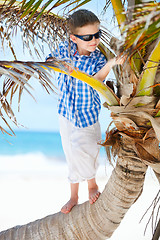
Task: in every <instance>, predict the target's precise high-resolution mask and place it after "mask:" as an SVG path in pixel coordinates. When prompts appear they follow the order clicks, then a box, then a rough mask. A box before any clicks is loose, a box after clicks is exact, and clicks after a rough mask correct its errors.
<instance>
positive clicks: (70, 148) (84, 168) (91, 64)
mask: <svg viewBox="0 0 160 240" xmlns="http://www.w3.org/2000/svg"><path fill="white" fill-rule="evenodd" d="M68 23H69V29H70V40H71V42H70V44H69V43H68V42H64V43H61V44H60V45H59V50H57V51H56V52H55V53H52V54H50V55H49V58H47V61H51V60H52V59H53V58H52V56H53V55H54V56H55V57H58V58H59V59H62V60H63V59H65V60H66V59H68V60H72V63H73V65H74V67H75V68H78V69H79V70H81V71H84V72H86V73H88V74H90V75H94V77H95V78H96V79H99V80H101V81H104V80H105V78H106V76H107V75H108V73H109V71H110V70H111V68H112V67H113V66H114V65H115V64H121V63H122V62H121V60H116V59H112V60H110V61H109V62H108V63H106V59H105V57H104V55H103V54H102V53H101V52H100V51H99V50H97V49H96V48H97V46H98V44H99V42H100V37H101V30H100V29H99V27H100V21H99V19H98V18H97V16H96V15H95V14H93V13H92V12H90V11H88V10H78V11H76V12H74V13H73V14H72V15H71V16H70V17H69V19H68ZM69 70H70V69H69ZM58 87H59V103H58V113H59V121H60V134H61V140H62V145H63V150H64V153H65V156H66V160H67V162H68V166H69V177H68V179H69V181H70V188H71V197H70V200H69V201H68V202H67V203H66V204H65V205H64V206H63V207H62V209H61V212H62V213H69V212H70V211H71V209H72V208H73V207H74V206H75V205H76V204H77V203H78V188H79V182H81V181H84V180H87V182H88V192H89V202H90V204H93V203H94V202H95V201H96V200H97V199H98V197H99V195H100V192H99V190H98V186H97V184H96V180H95V175H96V171H97V167H98V162H97V156H98V153H99V148H100V147H99V145H98V144H97V142H98V141H99V140H101V131H100V125H99V122H98V117H99V112H100V108H101V103H100V98H99V95H98V93H97V92H96V91H95V90H94V89H93V88H92V87H90V86H88V85H87V84H86V83H84V82H82V81H80V80H78V79H75V78H73V77H70V76H68V75H66V74H62V73H60V74H59V77H58Z"/></svg>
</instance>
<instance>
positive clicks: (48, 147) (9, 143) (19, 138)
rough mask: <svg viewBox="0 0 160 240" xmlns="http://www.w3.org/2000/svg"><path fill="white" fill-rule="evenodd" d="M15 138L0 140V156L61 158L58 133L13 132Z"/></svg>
mask: <svg viewBox="0 0 160 240" xmlns="http://www.w3.org/2000/svg"><path fill="white" fill-rule="evenodd" d="M15 134H16V136H13V137H10V136H7V135H5V136H3V138H0V155H18V154H27V153H43V154H44V155H46V156H55V157H58V158H61V157H63V156H64V155H63V149H62V144H61V138H60V134H59V133H58V132H30V131H25V132H21V131H19V132H15ZM1 137H2V135H1Z"/></svg>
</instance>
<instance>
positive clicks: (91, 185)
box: [87, 178, 100, 204]
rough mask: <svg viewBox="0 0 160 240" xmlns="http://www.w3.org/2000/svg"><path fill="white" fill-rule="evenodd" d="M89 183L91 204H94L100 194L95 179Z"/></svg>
mask: <svg viewBox="0 0 160 240" xmlns="http://www.w3.org/2000/svg"><path fill="white" fill-rule="evenodd" d="M87 182H88V192H89V202H90V204H93V203H94V202H96V201H97V199H98V198H99V195H100V192H99V190H98V185H97V184H96V180H95V178H92V179H90V180H88V181H87Z"/></svg>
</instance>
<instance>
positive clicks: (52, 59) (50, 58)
mask: <svg viewBox="0 0 160 240" xmlns="http://www.w3.org/2000/svg"><path fill="white" fill-rule="evenodd" d="M54 60H55V58H54V57H49V58H47V59H46V62H52V61H54Z"/></svg>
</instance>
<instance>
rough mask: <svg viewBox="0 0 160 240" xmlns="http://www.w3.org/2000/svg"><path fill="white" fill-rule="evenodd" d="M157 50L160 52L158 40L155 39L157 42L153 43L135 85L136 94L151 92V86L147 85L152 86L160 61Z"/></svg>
mask: <svg viewBox="0 0 160 240" xmlns="http://www.w3.org/2000/svg"><path fill="white" fill-rule="evenodd" d="M159 52H160V40H159V41H157V44H156V45H155V47H154V49H153V51H152V53H151V54H150V56H149V58H148V61H147V63H146V65H145V66H144V71H143V72H142V74H141V79H140V81H139V84H138V87H137V96H143V95H151V94H152V92H153V88H148V87H149V86H152V85H153V84H154V81H155V76H156V72H157V69H158V64H159V61H160V54H159ZM143 89H144V90H143Z"/></svg>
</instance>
